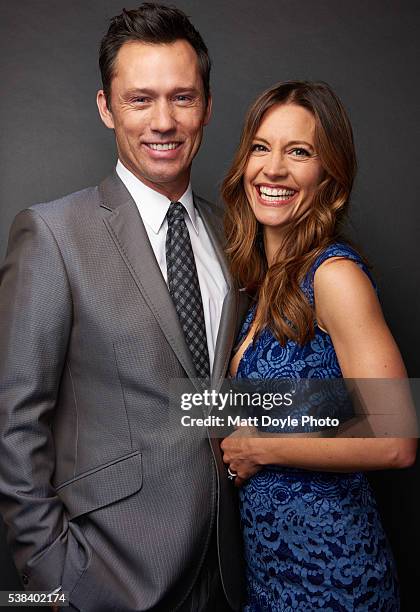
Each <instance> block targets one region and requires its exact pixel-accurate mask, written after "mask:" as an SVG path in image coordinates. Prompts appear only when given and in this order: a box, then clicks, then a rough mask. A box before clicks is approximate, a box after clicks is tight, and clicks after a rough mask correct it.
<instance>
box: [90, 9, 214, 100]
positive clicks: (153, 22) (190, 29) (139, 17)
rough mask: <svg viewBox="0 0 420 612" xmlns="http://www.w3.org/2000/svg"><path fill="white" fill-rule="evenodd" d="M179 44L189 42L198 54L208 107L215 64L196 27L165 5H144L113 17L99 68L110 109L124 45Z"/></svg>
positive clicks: (100, 54)
mask: <svg viewBox="0 0 420 612" xmlns="http://www.w3.org/2000/svg"><path fill="white" fill-rule="evenodd" d="M176 40H186V41H187V42H189V43H190V45H191V46H192V47H193V49H194V50H195V52H196V53H197V57H198V65H199V69H200V74H201V78H202V80H203V86H204V95H205V100H206V103H207V102H208V100H209V96H210V68H211V61H210V57H209V53H208V50H207V47H206V45H205V43H204V41H203V39H202V37H201V35H200V33H199V32H198V30H196V29H195V27H194V26H193V25H192V23H191V22H190V20H189V19H188V17H187V15H186V14H185V13H183V12H182V11H180V10H179V9H177V8H175V7H172V6H166V5H164V4H154V3H152V2H143V4H141V5H140V6H139V7H138V8H137V9H133V10H130V11H127V10H126V9H123V11H122V13H121V14H120V15H117V16H116V17H113V18H112V19H111V22H110V25H109V28H108V32H107V33H106V34H105V36H104V37H103V39H102V41H101V46H100V50H99V68H100V70H101V76H102V86H103V90H104V93H105V96H106V100H107V106H108V107H109V106H110V95H111V81H112V77H113V76H114V69H115V60H116V57H117V54H118V51H119V50H120V49H121V47H122V45H123V44H124V43H126V42H129V41H138V42H144V43H153V44H164V43H172V42H175V41H176Z"/></svg>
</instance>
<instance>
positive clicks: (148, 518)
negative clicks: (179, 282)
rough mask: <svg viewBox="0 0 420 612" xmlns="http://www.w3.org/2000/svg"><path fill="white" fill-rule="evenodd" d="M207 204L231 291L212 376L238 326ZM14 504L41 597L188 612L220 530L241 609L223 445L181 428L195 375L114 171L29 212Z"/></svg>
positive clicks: (6, 477) (233, 598)
mask: <svg viewBox="0 0 420 612" xmlns="http://www.w3.org/2000/svg"><path fill="white" fill-rule="evenodd" d="M195 201H196V206H197V208H198V209H199V212H200V214H201V216H202V218H203V220H204V222H205V224H206V227H207V230H208V232H209V235H210V237H211V239H212V241H213V243H214V246H215V249H216V252H217V253H218V257H219V259H220V263H221V265H222V269H223V271H224V274H225V276H226V279H227V281H228V284H229V292H228V294H227V296H226V299H225V302H224V306H223V312H222V318H221V323H220V329H219V335H218V339H217V346H216V354H215V362H214V369H213V382H214V384H216V385H217V384H218V383H219V381H221V379H222V378H223V377H224V375H225V373H226V368H227V365H228V361H229V356H230V353H231V349H232V345H233V342H234V338H235V334H236V332H237V321H238V318H239V315H238V310H239V299H238V293H237V291H235V288H234V287H233V285H232V282H231V280H230V278H229V274H228V271H227V268H226V264H225V262H224V258H223V253H222V250H221V246H220V243H219V239H220V237H221V235H222V234H221V228H220V225H219V221H220V220H219V219H218V216H217V214H216V212H215V209H214V208H213V207H210V205H209V204H208V203H207V202H205V201H204V200H201V199H200V198H196V200H195ZM0 282H1V285H0V430H1V431H0V433H1V439H0V493H1V495H0V509H1V512H2V514H3V518H4V520H5V523H6V526H7V527H8V541H9V543H10V547H11V550H12V552H13V555H14V559H15V563H16V566H17V568H18V570H19V571H20V573H21V576H22V580H23V582H24V584H25V586H26V588H28V589H31V590H32V589H53V588H55V587H57V585H60V584H61V585H62V586H63V589H64V590H67V591H69V592H70V601H71V602H72V603H73V605H75V606H76V607H77V608H78V609H80V610H83V611H86V612H96V611H97V612H99V611H100V612H107V611H108V610H109V611H111V610H113V611H118V612H122V611H126V610H127V611H128V610H156V611H158V610H159V611H160V610H162V611H164V610H176V609H177V607H178V606H179V605H180V604H181V603H182V601H183V600H184V599H185V598H186V597H187V595H188V592H189V591H190V589H191V588H192V585H193V583H194V580H195V578H196V576H197V575H198V572H199V570H200V567H201V566H202V564H203V562H204V559H205V555H206V550H207V546H208V542H209V536H210V533H211V530H212V527H213V526H214V525H217V533H218V549H219V561H220V567H221V572H222V580H223V584H224V588H225V592H226V595H227V597H228V600H229V602H230V604H231V606H232V607H233V609H238V608H239V606H240V601H241V589H242V579H243V576H242V572H243V569H242V563H241V545H240V532H239V522H238V516H237V510H236V506H235V492H234V491H233V487H232V484H231V483H230V482H229V481H228V480H227V478H226V471H225V467H224V465H223V462H222V459H221V454H220V449H219V444H218V440H210V439H209V438H205V437H203V436H202V435H201V434H200V433H199V432H198V430H196V429H194V428H184V427H180V426H178V427H177V426H175V425H174V423H176V422H177V421H176V418H175V419H174V412H173V411H174V410H176V408H173V407H171V406H170V405H169V400H168V389H169V387H170V383H171V379H173V378H185V390H186V391H188V390H189V391H195V390H196V389H195V387H194V381H193V379H194V377H195V372H194V366H193V363H192V361H191V357H190V354H189V351H188V348H187V346H186V344H185V340H184V337H183V333H182V330H181V327H180V325H179V321H178V318H177V315H176V311H175V309H174V306H173V304H172V301H171V298H170V296H169V293H168V290H167V287H166V284H165V281H164V279H163V277H162V274H161V272H160V269H159V267H158V264H157V262H156V260H155V257H154V255H153V251H152V249H151V246H150V243H149V241H148V238H147V234H146V231H145V228H144V226H143V223H142V221H141V217H140V215H139V213H138V210H137V207H136V205H135V203H134V201H133V200H132V198H131V196H130V195H129V193H128V191H127V190H126V188H125V187H124V185H123V183H122V182H121V181H120V180H119V178H118V177H117V176H116V174H115V173H114V174H113V175H111V176H110V177H108V178H107V179H106V180H105V181H104V182H103V183H102V184H101V185H100V186H99V187H97V188H90V189H86V190H83V191H81V192H78V193H74V194H71V195H69V196H67V197H65V198H62V199H61V200H58V201H55V202H50V203H47V204H40V205H37V206H33V207H31V208H29V209H28V210H25V211H23V212H21V213H20V214H19V215H18V216H17V217H16V219H15V222H14V224H13V227H12V230H11V234H10V240H9V246H8V254H7V258H6V262H5V264H4V266H3V268H2V270H1V275H0Z"/></svg>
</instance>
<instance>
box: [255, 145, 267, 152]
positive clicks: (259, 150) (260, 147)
mask: <svg viewBox="0 0 420 612" xmlns="http://www.w3.org/2000/svg"><path fill="white" fill-rule="evenodd" d="M263 151H267V147H265V146H264V145H262V144H253V145H252V147H251V152H252V153H262V152H263Z"/></svg>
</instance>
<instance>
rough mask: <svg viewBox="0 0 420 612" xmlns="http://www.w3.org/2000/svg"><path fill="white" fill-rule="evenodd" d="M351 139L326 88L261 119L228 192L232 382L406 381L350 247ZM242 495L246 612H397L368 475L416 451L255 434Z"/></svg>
mask: <svg viewBox="0 0 420 612" xmlns="http://www.w3.org/2000/svg"><path fill="white" fill-rule="evenodd" d="M355 170H356V159H355V152H354V145H353V137H352V129H351V125H350V122H349V120H348V117H347V114H346V112H345V110H344V108H343V106H342V104H341V102H340V100H339V99H338V98H337V96H336V95H335V94H334V92H333V91H332V90H331V89H330V88H329V86H328V85H326V84H325V83H310V82H299V81H296V82H285V83H282V84H279V85H276V86H274V87H272V88H271V89H269V90H267V91H266V92H264V93H263V94H262V95H261V96H260V97H259V98H258V99H257V100H256V102H255V103H254V105H253V106H252V107H251V109H250V111H249V114H248V117H247V119H246V122H245V126H244V130H243V133H242V138H241V142H240V145H239V148H238V151H237V154H236V157H235V159H234V162H233V164H232V168H231V169H230V171H229V173H228V175H227V177H226V179H225V181H224V184H223V196H224V199H225V202H226V205H227V220H226V228H227V236H228V253H229V256H230V261H231V270H232V274H233V276H234V278H235V279H236V280H237V282H238V285H239V286H240V287H245V288H246V289H247V291H248V293H250V294H251V295H253V296H254V298H255V299H254V300H253V302H252V304H251V307H250V310H249V312H248V315H247V317H246V319H245V322H244V324H243V327H242V330H241V333H240V336H239V338H238V343H237V349H236V352H235V354H234V356H233V359H232V362H231V367H230V371H231V376H232V377H234V378H236V379H239V380H240V379H251V380H253V381H259V380H265V381H272V380H274V379H279V378H285V379H289V380H294V381H303V380H306V381H307V380H308V379H309V380H310V379H317V380H319V379H321V380H324V379H339V378H342V377H345V378H350V379H365V378H375V379H382V378H387V379H403V378H405V377H406V371H405V368H404V364H403V361H402V359H401V356H400V353H399V351H398V348H397V346H396V344H395V342H394V340H393V338H392V336H391V334H390V331H389V329H388V328H387V326H386V323H385V321H384V319H383V316H382V312H381V308H380V305H379V302H378V299H377V295H376V291H375V288H374V285H373V282H372V279H371V277H370V275H369V271H368V269H367V266H366V264H365V262H364V260H363V258H362V257H361V256H360V255H359V254H358V253H357V251H356V250H354V249H353V248H352V247H350V246H349V245H348V244H347V243H346V241H345V240H344V238H343V236H342V234H341V227H342V222H343V219H344V218H345V215H346V212H347V208H348V203H349V197H350V192H351V188H352V183H353V179H354V175H355ZM222 449H223V452H224V461H225V463H226V464H227V466H228V467H229V474H230V475H231V476H232V477H233V478H234V479H235V484H236V485H237V486H239V487H240V503H241V518H242V526H243V534H244V545H245V556H246V564H247V585H248V601H247V603H246V606H245V608H244V610H246V612H263V611H264V612H266V611H278V612H286V611H287V612H288V611H292V610H298V611H299V612H303V611H308V612H309V611H310V612H312V611H318V610H324V611H328V612H332V611H342V612H348V611H358V612H364V611H368V610H369V611H370V610H371V611H372V612H373V611H374V612H384V611H390V612H391V611H392V612H395V611H397V610H399V598H398V588H397V579H396V571H395V566H394V561H393V557H392V553H391V551H390V548H389V544H388V542H387V538H386V536H385V533H384V531H383V527H382V525H381V521H380V517H379V514H378V509H377V506H376V503H375V499H374V496H373V493H372V491H371V489H370V486H369V484H368V481H367V479H366V476H365V475H364V474H363V472H364V471H366V470H375V469H388V468H401V467H406V466H409V465H411V464H412V463H413V461H414V459H415V454H416V441H415V440H414V439H410V438H390V437H382V438H373V437H371V438H360V437H359V438H356V437H354V438H334V437H329V438H327V437H322V436H320V435H319V434H312V435H306V436H303V435H302V434H300V435H299V434H298V435H295V436H290V435H289V436H284V437H279V436H272V437H270V436H261V435H260V436H256V435H254V436H249V435H244V434H243V431H241V430H240V429H239V430H238V431H236V432H235V433H233V434H232V435H231V436H229V437H228V438H225V440H224V441H223V442H222Z"/></svg>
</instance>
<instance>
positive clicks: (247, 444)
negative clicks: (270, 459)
mask: <svg viewBox="0 0 420 612" xmlns="http://www.w3.org/2000/svg"><path fill="white" fill-rule="evenodd" d="M256 436H258V431H257V429H255V427H239V428H238V429H237V430H236V431H234V432H233V433H232V434H231V435H230V436H228V437H227V438H225V439H224V440H223V442H222V443H221V445H220V447H221V449H222V452H223V461H224V462H225V463H226V465H227V466H228V467H229V468H230V470H231V471H232V472H236V474H237V476H236V478H235V486H237V487H240V486H242V485H243V483H244V482H245V480H248V478H251V476H253V475H254V474H256V473H257V472H259V471H260V469H261V468H262V465H260V464H259V463H258V462H257V459H256V457H255V454H254V441H255V437H256Z"/></svg>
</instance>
